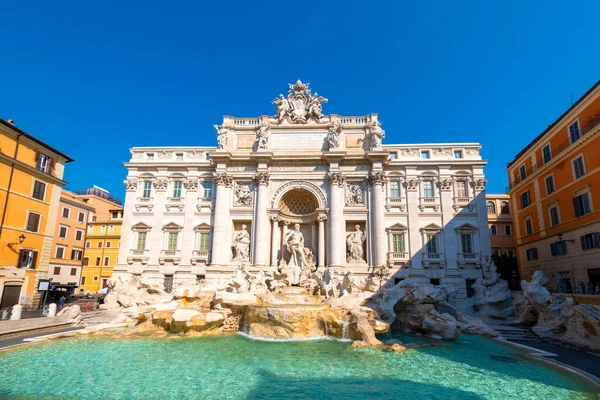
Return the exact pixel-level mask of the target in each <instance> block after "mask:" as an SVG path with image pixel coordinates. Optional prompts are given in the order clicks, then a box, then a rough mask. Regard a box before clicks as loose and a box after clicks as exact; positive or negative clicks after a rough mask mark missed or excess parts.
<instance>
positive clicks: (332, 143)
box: [327, 119, 342, 150]
mask: <svg viewBox="0 0 600 400" xmlns="http://www.w3.org/2000/svg"><path fill="white" fill-rule="evenodd" d="M340 133H342V124H340V122H339V121H338V120H337V119H336V120H334V121H333V123H332V124H331V125H330V126H329V131H328V132H327V144H328V145H329V149H330V150H331V149H336V148H338V147H339V145H340Z"/></svg>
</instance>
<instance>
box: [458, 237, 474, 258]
mask: <svg viewBox="0 0 600 400" xmlns="http://www.w3.org/2000/svg"><path fill="white" fill-rule="evenodd" d="M460 244H461V247H462V252H463V253H473V235H472V234H470V233H461V234H460Z"/></svg>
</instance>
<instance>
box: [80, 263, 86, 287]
mask: <svg viewBox="0 0 600 400" xmlns="http://www.w3.org/2000/svg"><path fill="white" fill-rule="evenodd" d="M86 265H87V264H86ZM84 285H85V276H82V277H81V286H84Z"/></svg>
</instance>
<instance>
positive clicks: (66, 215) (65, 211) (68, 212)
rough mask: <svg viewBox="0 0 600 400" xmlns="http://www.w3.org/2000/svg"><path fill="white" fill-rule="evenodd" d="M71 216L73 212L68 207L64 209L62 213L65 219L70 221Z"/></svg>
mask: <svg viewBox="0 0 600 400" xmlns="http://www.w3.org/2000/svg"><path fill="white" fill-rule="evenodd" d="M70 214H71V210H69V209H68V208H67V207H65V208H63V213H62V216H63V218H67V219H68V218H69V215H70Z"/></svg>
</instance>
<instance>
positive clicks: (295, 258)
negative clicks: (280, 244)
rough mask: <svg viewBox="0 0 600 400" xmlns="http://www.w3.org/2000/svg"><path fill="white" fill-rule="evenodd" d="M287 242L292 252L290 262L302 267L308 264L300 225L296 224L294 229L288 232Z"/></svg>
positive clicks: (289, 250)
mask: <svg viewBox="0 0 600 400" xmlns="http://www.w3.org/2000/svg"><path fill="white" fill-rule="evenodd" d="M285 242H286V243H287V248H288V252H289V253H290V254H291V258H290V263H293V265H295V266H296V267H300V268H302V267H303V266H305V265H307V264H308V263H307V260H306V252H305V251H304V235H303V234H302V232H300V225H298V224H295V225H294V229H292V230H290V231H289V232H288V233H287V236H286V238H285Z"/></svg>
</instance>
